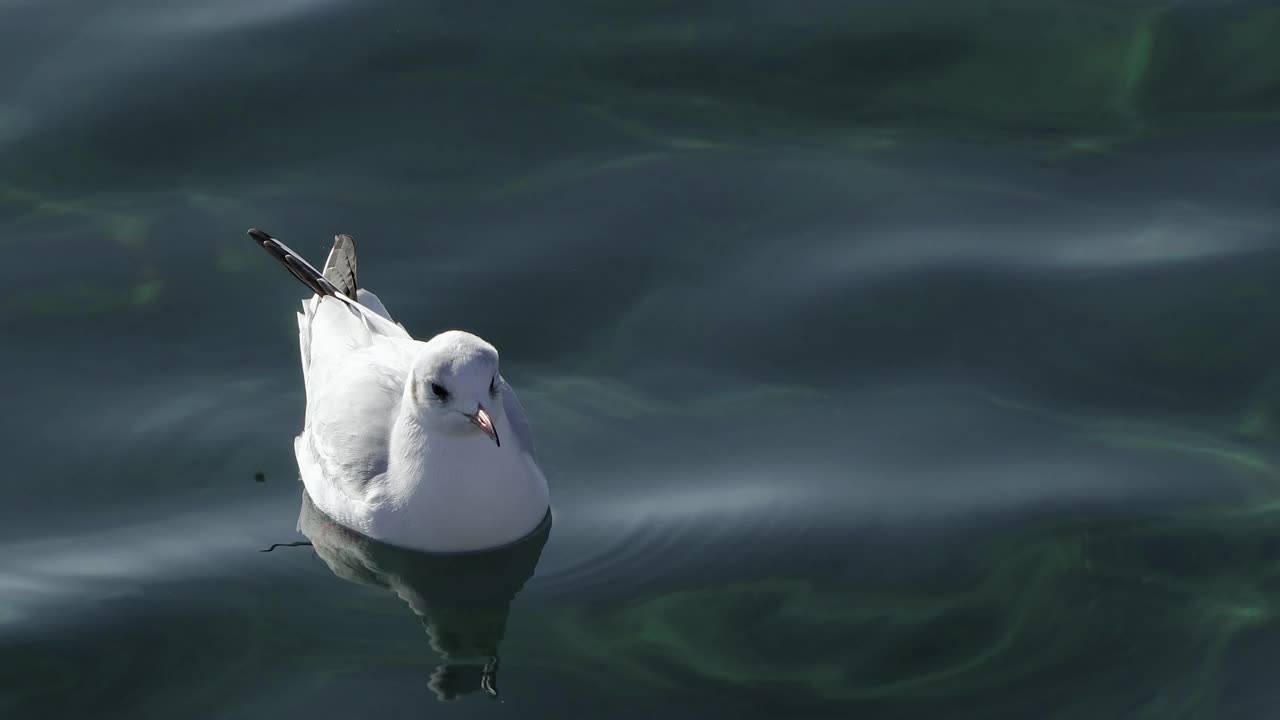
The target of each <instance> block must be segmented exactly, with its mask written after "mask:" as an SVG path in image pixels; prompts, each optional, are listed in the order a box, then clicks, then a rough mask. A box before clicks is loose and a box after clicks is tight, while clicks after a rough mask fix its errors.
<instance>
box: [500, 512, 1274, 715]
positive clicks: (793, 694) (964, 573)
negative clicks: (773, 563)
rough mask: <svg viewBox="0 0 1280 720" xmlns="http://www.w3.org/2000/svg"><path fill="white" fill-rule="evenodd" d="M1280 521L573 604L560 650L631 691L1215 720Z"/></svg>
mask: <svg viewBox="0 0 1280 720" xmlns="http://www.w3.org/2000/svg"><path fill="white" fill-rule="evenodd" d="M1278 520H1280V516H1277V514H1276V510H1275V509H1274V508H1254V509H1250V510H1239V511H1222V512H1214V513H1204V514H1195V515H1170V516H1162V517H1157V518H1152V519H1149V520H1147V521H1143V522H1139V523H1111V524H1107V523H1097V522H1094V523H1083V524H1074V525H1066V526H1060V527H1056V528H1050V529H1042V530H1034V531H1027V532H1021V533H1013V534H1010V535H1007V536H1005V537H1003V538H1001V539H1000V540H998V541H995V542H991V543H985V544H981V545H978V546H976V547H974V548H973V549H972V551H969V552H963V553H961V554H959V556H958V557H957V558H956V560H955V562H954V564H953V565H952V566H951V567H950V568H949V569H948V570H947V571H946V573H945V575H946V577H945V578H939V577H936V576H935V577H933V578H932V579H928V580H920V581H916V582H910V583H892V582H891V583H886V582H882V581H861V582H853V581H850V580H848V579H845V578H839V577H832V578H829V579H814V578H807V579H806V578H799V577H796V578H772V579H762V580H754V581H744V582H739V583H734V584H730V585H719V586H715V585H708V586H705V587H693V588H687V589H680V590H675V591H671V592H666V593H661V594H655V595H650V596H647V597H644V598H642V599H639V600H636V601H634V602H631V603H628V604H625V605H623V606H621V607H611V608H605V609H596V610H582V609H579V610H566V611H562V612H560V613H558V614H557V617H556V619H555V621H554V622H553V623H552V627H553V629H554V635H555V640H556V642H557V643H558V644H560V645H562V646H563V654H562V657H571V658H573V661H572V663H570V664H571V665H572V666H574V667H575V668H576V669H577V670H578V671H580V672H583V673H586V674H589V675H591V676H592V678H593V680H594V681H596V682H598V683H602V684H605V685H607V686H616V687H614V688H613V689H614V690H615V691H617V692H632V693H634V692H646V691H647V692H653V691H660V690H668V691H670V690H673V689H676V688H679V687H683V686H687V685H688V684H689V683H690V682H698V683H711V684H713V685H717V686H722V687H723V688H724V689H725V691H726V692H730V691H731V692H734V693H745V694H747V695H755V694H760V695H764V696H770V697H774V698H775V699H776V698H792V699H793V700H794V701H795V702H797V703H802V702H804V699H806V698H808V699H820V700H822V701H830V702H833V703H839V704H842V705H846V704H849V703H853V704H856V705H860V706H867V707H868V708H870V707H874V706H876V705H878V704H880V703H887V702H889V701H896V702H897V703H899V704H898V705H895V708H897V709H898V710H900V711H902V712H903V713H904V714H902V715H895V717H937V716H938V715H937V713H938V712H945V711H946V708H947V706H948V704H949V703H954V702H956V701H957V700H961V699H963V700H964V701H965V702H967V703H972V706H971V708H970V709H969V710H966V711H956V712H958V713H959V715H958V716H964V717H968V716H970V715H972V716H980V717H996V716H999V715H998V711H1011V712H1012V711H1023V710H1029V709H1031V708H1034V707H1036V706H1037V704H1039V705H1040V706H1041V707H1042V708H1043V709H1044V710H1045V711H1046V712H1049V711H1052V712H1050V714H1052V715H1053V716H1054V717H1081V718H1084V717H1090V713H1099V712H1103V713H1106V712H1110V713H1114V712H1116V711H1117V709H1121V708H1131V709H1132V710H1133V711H1135V712H1138V713H1139V714H1140V716H1142V717H1153V718H1154V717H1183V716H1205V715H1203V714H1202V713H1205V712H1208V711H1209V710H1211V709H1212V708H1213V707H1214V706H1215V704H1216V703H1218V702H1219V701H1220V700H1221V699H1222V698H1221V697H1220V696H1219V691H1220V687H1221V684H1222V682H1223V681H1224V677H1225V674H1226V673H1227V672H1228V671H1229V667H1228V663H1229V658H1228V655H1229V650H1230V649H1231V645H1232V641H1233V640H1235V639H1237V638H1238V637H1239V636H1240V635H1241V634H1242V633H1244V632H1245V631H1249V630H1254V629H1257V628H1260V627H1262V626H1266V625H1272V626H1274V624H1275V618H1276V612H1275V611H1276V591H1277V589H1280V585H1278V583H1277V578H1278V573H1277V563H1276V559H1277V557H1278V556H1280V555H1278V553H1277V545H1276V543H1275V541H1274V534H1275V530H1276V528H1277V521H1278ZM523 622H530V620H529V619H528V618H526V619H525V620H524V621H523ZM541 654H543V655H545V653H541ZM602 668H603V669H606V670H607V671H605V672H601V669H602ZM695 679H696V680H695ZM1070 688H1078V689H1081V690H1083V689H1085V688H1088V689H1089V693H1088V695H1087V696H1075V697H1069V696H1067V695H1061V694H1062V691H1064V690H1069V689H1070ZM1060 695H1061V698H1060V699H1055V698H1059V696H1060ZM1046 702H1053V703H1055V705H1054V706H1052V707H1045V706H1044V704H1045V703H1046ZM913 710H914V711H913ZM949 716H957V715H956V713H955V712H953V713H950V714H949ZM1112 716H1114V715H1112ZM1094 717H1098V716H1097V715H1094Z"/></svg>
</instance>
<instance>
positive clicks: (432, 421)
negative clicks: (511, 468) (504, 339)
mask: <svg viewBox="0 0 1280 720" xmlns="http://www.w3.org/2000/svg"><path fill="white" fill-rule="evenodd" d="M408 383H409V387H408V397H409V398H410V402H412V403H413V404H414V406H415V408H416V409H417V411H418V415H419V417H420V418H421V419H422V420H424V421H425V422H426V423H427V424H428V425H429V426H430V427H431V428H433V429H436V430H444V431H447V432H457V433H483V434H484V435H486V436H488V437H489V439H491V440H493V442H494V443H495V444H496V445H497V446H499V447H501V446H502V440H501V438H499V437H498V428H497V425H496V422H497V420H498V419H499V418H500V417H502V415H503V413H504V408H503V405H502V397H501V392H502V383H503V380H502V376H501V375H499V374H498V351H497V350H496V349H494V347H493V346H492V345H490V344H489V343H487V342H485V341H484V340H482V339H480V338H478V337H476V336H475V335H472V334H471V333H468V332H462V331H461V330H450V331H448V332H443V333H440V334H439V335H436V336H435V337H433V338H431V340H429V341H427V343H426V344H425V346H424V347H423V348H422V350H421V351H419V353H418V357H417V358H416V359H415V360H414V363H413V371H412V372H411V373H410V375H409V379H408Z"/></svg>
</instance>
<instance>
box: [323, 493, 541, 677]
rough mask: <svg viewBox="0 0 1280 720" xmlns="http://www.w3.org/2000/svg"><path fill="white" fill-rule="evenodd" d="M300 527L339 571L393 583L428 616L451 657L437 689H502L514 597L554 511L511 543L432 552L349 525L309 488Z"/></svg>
mask: <svg viewBox="0 0 1280 720" xmlns="http://www.w3.org/2000/svg"><path fill="white" fill-rule="evenodd" d="M298 530H299V531H301V532H302V534H303V535H305V536H307V538H308V539H309V540H310V541H311V545H312V547H313V548H314V550H315V553H316V555H318V556H320V559H321V560H323V561H324V562H325V564H326V565H328V566H329V569H330V570H332V571H333V574H334V575H337V576H338V577H340V578H343V579H345V580H350V581H351V582H356V583H361V584H363V585H370V586H373V587H377V588H381V589H383V590H389V591H391V592H394V593H395V594H396V595H398V596H400V599H402V600H404V601H405V602H406V603H407V604H408V605H409V607H410V609H412V610H413V612H414V613H415V614H417V615H418V617H419V618H420V619H421V620H422V625H423V627H424V628H425V629H426V631H427V636H428V637H429V638H430V639H431V647H432V648H433V649H434V650H435V651H436V652H437V653H438V654H439V655H440V658H441V660H442V661H443V662H442V664H440V665H439V666H438V667H436V669H435V672H434V673H433V674H432V676H431V689H432V690H433V691H434V692H435V694H436V697H437V698H439V699H440V700H444V701H451V700H456V699H458V698H460V697H461V696H463V695H466V694H469V693H473V692H476V691H477V690H479V691H483V692H484V693H485V694H487V695H489V696H490V697H497V696H498V687H497V672H498V646H499V645H500V644H501V643H502V638H503V635H504V634H505V632H506V627H507V615H508V614H509V612H510V607H511V601H512V600H513V599H514V598H515V596H516V594H517V593H519V592H520V590H521V588H523V587H524V584H525V583H526V582H528V580H529V578H531V577H532V576H533V572H534V569H535V568H536V567H537V565H538V559H539V558H540V557H541V556H542V548H543V546H544V545H546V542H547V537H548V536H549V535H550V533H551V513H550V512H548V513H547V516H546V518H544V519H543V521H542V523H541V524H540V525H539V526H538V527H537V529H535V530H534V531H533V532H532V533H530V534H529V535H527V536H525V537H524V538H521V539H520V540H517V541H516V542H514V543H511V544H509V545H504V546H502V547H498V548H494V549H492V550H481V551H476V552H463V553H424V552H418V551H414V550H406V549H404V548H399V547H395V546H392V545H387V544H385V543H381V542H378V541H376V540H373V539H370V538H368V537H365V536H364V535H361V534H359V533H357V532H355V531H353V530H349V529H347V528H345V527H343V526H341V525H339V524H338V523H336V522H334V521H333V520H331V519H330V518H329V517H328V516H326V515H325V514H324V513H322V512H321V511H320V510H319V509H318V508H316V507H315V506H314V505H313V504H312V502H311V498H310V497H309V496H308V495H307V494H306V493H305V492H304V493H303V498H302V511H301V514H300V515H299V517H298Z"/></svg>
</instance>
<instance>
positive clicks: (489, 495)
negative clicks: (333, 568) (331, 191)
mask: <svg viewBox="0 0 1280 720" xmlns="http://www.w3.org/2000/svg"><path fill="white" fill-rule="evenodd" d="M249 236H250V237H252V238H253V239H254V240H255V241H257V243H258V244H259V245H261V246H262V248H263V249H264V250H266V251H267V252H268V253H270V254H271V256H272V257H274V258H276V259H277V260H279V261H280V263H281V264H283V265H284V266H285V268H287V269H288V270H289V271H290V272H291V273H293V275H294V276H295V277H297V278H298V279H299V280H301V281H302V283H303V284H304V285H306V286H307V287H309V288H310V289H311V290H312V291H313V292H314V293H315V295H313V296H312V297H311V298H309V299H306V300H303V303H302V312H301V313H299V314H298V340H299V344H300V347H301V351H302V377H303V383H304V385H305V388H306V393H307V410H306V419H305V421H304V424H303V428H302V434H300V435H298V437H297V439H296V440H295V441H294V451H295V454H296V455H297V458H298V469H299V471H300V472H301V474H302V482H303V484H304V485H305V486H306V489H307V494H308V495H310V497H311V499H312V501H313V502H314V503H315V505H316V506H317V507H318V508H319V509H320V510H321V511H323V512H324V513H325V514H326V515H328V516H329V517H331V518H332V519H333V520H335V521H337V522H338V523H341V524H342V525H345V526H346V527H349V528H351V529H352V530H355V531H357V532H360V533H362V534H364V535H367V536H369V537H372V538H374V539H376V540H381V541H383V542H385V543H389V544H391V545H398V546H401V547H406V548H411V549H414V550H422V551H426V552H459V551H471V550H484V549H489V548H493V547H497V546H500V545H504V544H507V543H510V542H514V541H516V540H519V539H521V538H523V537H524V536H526V535H528V534H529V533H531V532H533V531H534V530H535V529H537V528H538V526H539V525H540V524H541V522H542V521H543V519H544V518H545V517H546V515H547V513H548V512H549V511H550V501H549V493H548V490H547V480H546V478H545V477H544V476H543V474H542V470H541V469H539V468H538V464H537V462H536V461H535V459H534V449H533V435H532V433H531V431H530V428H529V420H528V418H527V417H526V416H525V412H524V408H523V407H522V406H521V405H520V401H519V400H518V399H517V398H516V394H515V391H513V390H512V389H511V386H510V385H508V384H507V382H506V381H505V380H503V379H502V375H501V374H500V373H499V372H498V351H497V350H495V349H494V347H493V346H492V345H490V344H489V343H487V342H485V341H484V340H482V339H480V338H478V337H476V336H475V335H472V334H470V333H467V332H462V331H459V330H450V331H447V332H443V333H440V334H439V335H436V336H435V337H433V338H431V339H430V340H428V341H426V342H422V341H420V340H414V339H413V338H412V337H411V336H410V335H409V333H408V332H406V331H405V329H404V327H403V326H402V325H400V324H398V323H396V322H394V321H393V320H392V319H391V315H390V314H389V313H388V312H387V309H386V307H385V306H384V305H383V304H382V301H381V300H379V299H378V297H377V296H376V295H374V294H373V293H371V292H369V291H368V290H365V289H364V288H361V287H359V286H358V285H357V284H356V257H355V244H354V242H353V241H352V239H351V237H350V236H347V235H338V236H337V237H335V238H334V241H335V242H334V245H333V249H332V250H331V251H330V253H329V259H328V261H327V262H326V263H325V268H324V271H323V272H321V271H318V270H316V269H315V267H314V266H313V265H311V264H310V263H308V262H307V261H306V260H304V259H303V258H302V257H301V256H300V255H298V254H297V253H295V252H294V251H292V250H290V249H289V248H288V246H286V245H285V244H284V243H282V242H280V241H279V240H276V239H275V238H273V237H271V236H270V235H268V234H267V233H265V232H262V231H261V230H257V229H251V230H249Z"/></svg>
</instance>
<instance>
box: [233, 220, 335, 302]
mask: <svg viewBox="0 0 1280 720" xmlns="http://www.w3.org/2000/svg"><path fill="white" fill-rule="evenodd" d="M248 235H249V237H251V238H253V240H254V242H256V243H258V245H260V246H261V247H262V249H263V250H266V251H267V254H269V255H271V257H273V258H275V259H276V261H277V262H279V263H280V264H281V265H284V267H285V269H286V270H288V271H289V272H290V273H291V274H292V275H293V276H294V277H296V278H298V281H299V282H301V283H302V284H303V285H306V286H307V287H308V288H310V289H311V291H312V292H314V293H316V294H318V295H337V294H338V289H337V288H336V287H334V285H333V283H331V282H329V281H328V280H326V279H325V277H324V276H323V275H321V274H320V272H319V271H318V270H316V269H315V267H314V266H313V265H312V264H311V263H309V262H307V261H306V260H305V259H304V258H303V257H302V256H301V255H298V254H297V253H295V252H294V251H293V250H291V249H289V247H288V246H287V245H285V244H284V243H282V242H280V241H279V240H276V239H275V238H273V237H271V236H270V235H268V234H267V233H265V232H263V231H261V230H259V229H257V228H249V232H248Z"/></svg>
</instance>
